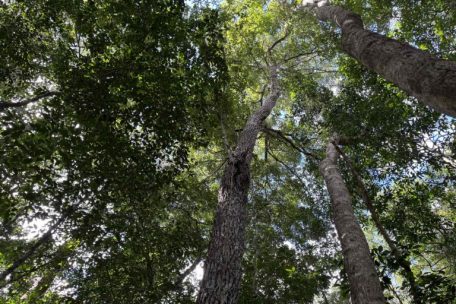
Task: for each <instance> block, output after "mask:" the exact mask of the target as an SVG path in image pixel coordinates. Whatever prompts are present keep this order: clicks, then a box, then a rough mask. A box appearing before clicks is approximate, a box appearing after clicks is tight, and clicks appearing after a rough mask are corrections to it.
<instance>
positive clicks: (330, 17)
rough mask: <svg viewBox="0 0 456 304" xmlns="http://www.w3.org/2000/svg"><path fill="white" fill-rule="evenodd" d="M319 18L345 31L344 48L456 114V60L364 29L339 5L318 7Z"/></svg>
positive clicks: (430, 102) (440, 109)
mask: <svg viewBox="0 0 456 304" xmlns="http://www.w3.org/2000/svg"><path fill="white" fill-rule="evenodd" d="M316 13H317V17H318V19H320V20H322V21H333V22H335V23H336V24H337V25H338V26H339V27H340V28H341V30H342V49H343V50H344V51H345V52H346V53H347V54H349V55H350V56H352V57H353V58H355V59H356V60H358V61H359V62H360V63H362V64H363V65H364V66H365V67H367V68H368V69H370V70H372V71H375V72H376V73H378V74H380V75H381V76H383V77H384V78H385V79H386V80H388V81H391V82H392V83H394V84H395V85H397V86H398V87H399V88H401V89H402V90H404V91H405V92H407V93H408V94H409V95H412V96H414V97H416V98H417V99H418V100H419V101H421V102H423V103H424V104H426V105H428V106H430V107H431V108H433V109H435V110H436V111H438V112H441V113H444V114H447V115H450V116H453V117H456V62H454V61H448V60H443V59H439V58H437V57H436V56H433V55H431V54H429V53H428V52H425V51H422V50H419V49H417V48H415V47H413V46H411V45H409V44H406V43H402V42H399V41H397V40H394V39H390V38H387V37H385V36H383V35H380V34H377V33H374V32H371V31H369V30H366V29H364V25H363V21H362V19H361V17H360V16H359V15H357V14H355V13H352V12H350V11H347V10H345V9H343V8H341V7H338V6H331V5H330V6H321V7H318V8H316Z"/></svg>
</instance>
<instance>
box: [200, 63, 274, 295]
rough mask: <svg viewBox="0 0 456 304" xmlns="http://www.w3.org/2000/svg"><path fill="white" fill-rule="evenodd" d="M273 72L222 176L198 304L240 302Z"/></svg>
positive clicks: (271, 98)
mask: <svg viewBox="0 0 456 304" xmlns="http://www.w3.org/2000/svg"><path fill="white" fill-rule="evenodd" d="M272 70H273V71H272V73H271V74H272V75H271V83H270V93H269V95H268V97H267V98H266V100H265V102H264V104H263V105H262V106H261V108H260V109H259V110H258V111H256V112H255V113H254V114H253V115H252V116H251V117H250V118H249V120H248V122H247V124H246V125H245V127H244V129H243V131H242V132H241V134H240V137H239V140H238V143H237V146H236V148H235V150H234V151H233V152H232V153H231V154H230V156H229V159H228V162H227V164H226V167H225V171H224V173H223V177H222V180H221V184H220V190H219V195H218V205H217V211H216V215H215V222H214V225H213V228H212V236H211V241H210V243H209V249H208V254H207V259H206V262H205V266H204V276H203V280H202V282H201V286H200V291H199V294H198V299H197V303H198V304H232V303H237V301H238V297H239V288H240V281H241V276H242V270H241V260H242V256H243V254H244V232H245V226H246V222H247V214H246V204H247V195H248V190H249V187H250V161H251V159H252V153H253V149H254V147H255V143H256V139H257V136H258V133H259V132H260V130H261V129H262V126H263V122H264V120H265V119H266V118H267V117H268V116H269V114H270V113H271V111H272V109H273V108H274V106H275V104H276V101H277V99H278V98H279V96H280V92H279V87H278V79H277V71H276V69H275V68H273V69H272Z"/></svg>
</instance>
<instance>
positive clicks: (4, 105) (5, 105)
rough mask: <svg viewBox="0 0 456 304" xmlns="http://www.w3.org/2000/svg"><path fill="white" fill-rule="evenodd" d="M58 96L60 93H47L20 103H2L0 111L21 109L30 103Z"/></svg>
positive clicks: (0, 103)
mask: <svg viewBox="0 0 456 304" xmlns="http://www.w3.org/2000/svg"><path fill="white" fill-rule="evenodd" d="M58 94H59V92H45V93H42V94H39V95H37V96H35V97H32V98H30V99H24V100H21V101H19V102H5V101H0V111H3V110H5V109H8V108H20V107H23V106H26V105H28V104H30V103H34V102H37V101H40V100H41V99H43V98H46V97H50V96H56V95H58Z"/></svg>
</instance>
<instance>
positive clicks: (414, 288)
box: [336, 146, 423, 304]
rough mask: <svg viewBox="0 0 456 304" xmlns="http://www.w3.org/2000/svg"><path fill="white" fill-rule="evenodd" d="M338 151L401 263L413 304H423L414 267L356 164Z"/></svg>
mask: <svg viewBox="0 0 456 304" xmlns="http://www.w3.org/2000/svg"><path fill="white" fill-rule="evenodd" d="M336 148H337V151H338V152H339V153H340V154H341V155H342V157H343V158H344V160H345V162H346V163H347V164H348V166H349V168H350V170H351V171H352V174H353V176H354V177H355V180H356V183H357V184H358V188H359V192H360V194H361V197H362V199H363V201H364V204H365V205H366V208H367V210H369V212H370V214H371V217H372V221H373V222H374V224H375V227H376V228H377V230H378V231H379V232H380V234H381V235H382V236H383V238H384V239H385V241H386V243H387V244H388V247H389V248H390V249H391V252H392V253H393V255H394V257H395V258H396V261H397V262H398V263H399V265H400V266H401V267H402V269H403V272H404V276H405V278H406V279H407V280H408V282H409V284H410V294H411V295H412V297H413V303H415V304H421V303H423V301H422V300H421V298H422V296H421V291H420V288H419V286H418V285H417V283H416V280H415V275H414V274H413V271H412V266H411V264H410V262H409V261H408V260H407V257H406V255H405V254H404V253H403V252H402V251H401V250H399V249H398V248H397V246H396V244H395V243H394V241H393V239H392V238H391V237H390V236H389V233H388V231H386V228H385V227H384V226H383V224H382V221H381V219H380V215H379V214H378V213H377V210H376V209H375V207H374V202H373V201H372V200H371V198H370V196H369V192H368V191H367V189H366V186H365V185H364V182H363V179H362V177H361V175H360V174H359V173H358V171H356V169H355V166H354V164H353V163H352V161H351V160H350V158H349V157H348V156H347V155H346V154H345V153H344V152H343V151H342V150H341V149H339V148H338V147H337V146H336Z"/></svg>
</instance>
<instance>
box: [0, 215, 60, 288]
mask: <svg viewBox="0 0 456 304" xmlns="http://www.w3.org/2000/svg"><path fill="white" fill-rule="evenodd" d="M65 219H66V216H62V217H61V218H60V219H59V220H58V221H57V222H55V223H54V224H53V225H52V226H51V227H49V229H48V230H47V231H46V233H45V234H43V235H42V236H41V237H40V238H39V239H38V240H37V241H36V242H35V244H33V246H32V247H30V249H29V250H28V251H27V252H26V253H24V254H23V255H22V256H21V257H20V258H19V259H17V260H16V261H15V262H14V263H13V265H11V266H10V267H8V268H7V269H6V270H5V271H3V272H2V273H0V282H1V281H3V280H5V279H6V277H7V276H8V275H10V274H12V273H13V272H14V271H15V270H16V269H17V268H19V267H20V266H21V265H22V264H23V263H24V262H25V261H26V260H28V259H29V258H30V257H32V256H33V255H34V254H35V252H36V251H37V250H38V248H40V247H41V246H42V245H43V244H45V243H47V242H48V241H49V240H50V239H51V237H52V233H53V232H54V230H55V229H57V227H58V226H59V225H60V224H61V223H62V222H63V221H64V220H65Z"/></svg>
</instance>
